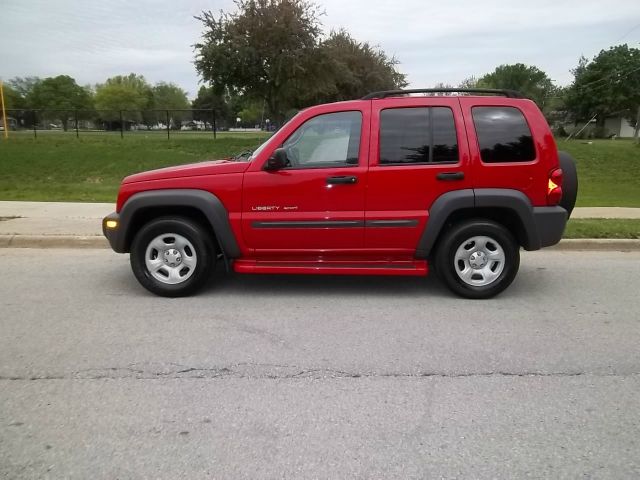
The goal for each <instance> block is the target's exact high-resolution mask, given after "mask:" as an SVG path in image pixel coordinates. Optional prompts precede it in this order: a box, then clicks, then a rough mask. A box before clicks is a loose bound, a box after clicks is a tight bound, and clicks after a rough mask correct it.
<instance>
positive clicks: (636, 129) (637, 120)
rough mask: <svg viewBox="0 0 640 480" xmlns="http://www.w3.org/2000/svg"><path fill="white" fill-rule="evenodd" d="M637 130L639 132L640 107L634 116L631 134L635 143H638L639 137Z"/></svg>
mask: <svg viewBox="0 0 640 480" xmlns="http://www.w3.org/2000/svg"><path fill="white" fill-rule="evenodd" d="M638 130H640V105H638V113H637V114H636V128H635V130H634V132H633V138H635V142H636V143H640V137H638Z"/></svg>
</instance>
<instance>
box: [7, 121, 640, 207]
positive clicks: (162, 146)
mask: <svg viewBox="0 0 640 480" xmlns="http://www.w3.org/2000/svg"><path fill="white" fill-rule="evenodd" d="M264 138H266V135H265V134H253V133H222V134H219V135H218V139H217V140H213V137H212V134H211V133H210V132H209V133H204V132H176V133H172V137H171V140H167V139H166V132H162V131H158V132H135V133H133V132H129V133H125V136H124V139H121V138H120V134H119V133H118V132H112V133H86V132H81V133H80V138H79V139H77V138H76V137H75V133H74V132H68V133H64V132H60V131H56V132H38V138H37V139H34V138H33V136H32V133H30V132H20V133H19V134H16V132H11V138H9V140H8V141H0V172H1V173H0V200H48V201H106V202H112V201H114V200H115V197H116V193H117V190H118V186H119V184H120V181H121V180H122V178H123V177H124V176H126V175H128V174H130V173H134V172H139V171H143V170H148V169H152V168H160V167H164V166H168V165H177V164H181V163H188V162H197V161H200V160H206V159H216V158H223V157H226V156H230V155H234V154H236V153H238V152H240V151H242V150H247V149H251V148H254V147H256V146H257V145H258V144H259V143H261V142H262V141H263V140H264ZM558 147H559V149H561V150H566V151H568V152H569V153H570V154H571V155H572V156H573V157H574V158H575V159H576V160H577V163H578V175H579V180H580V188H579V195H578V203H577V204H578V206H620V207H640V146H637V145H634V144H633V142H632V141H630V140H594V141H593V142H592V143H591V144H586V143H585V142H584V141H581V140H570V141H568V142H565V141H564V140H562V139H560V140H558Z"/></svg>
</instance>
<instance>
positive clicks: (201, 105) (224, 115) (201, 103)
mask: <svg viewBox="0 0 640 480" xmlns="http://www.w3.org/2000/svg"><path fill="white" fill-rule="evenodd" d="M191 108H193V109H194V110H214V109H215V111H216V116H217V119H218V122H221V121H222V123H227V124H229V125H230V124H232V123H233V119H232V118H231V117H232V116H234V115H233V112H231V108H230V106H229V104H228V103H227V101H226V100H225V98H224V95H221V94H219V93H216V91H215V89H214V88H212V87H205V86H204V85H203V86H201V87H200V89H199V90H198V96H197V97H196V99H195V100H194V101H193V102H191ZM212 118H213V116H212V114H210V113H209V112H193V119H194V120H202V121H205V122H211V121H212Z"/></svg>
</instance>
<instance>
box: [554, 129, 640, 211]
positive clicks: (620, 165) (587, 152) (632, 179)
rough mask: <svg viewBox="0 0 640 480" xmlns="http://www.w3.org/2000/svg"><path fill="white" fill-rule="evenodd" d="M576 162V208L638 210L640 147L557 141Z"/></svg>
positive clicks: (623, 143)
mask: <svg viewBox="0 0 640 480" xmlns="http://www.w3.org/2000/svg"><path fill="white" fill-rule="evenodd" d="M557 143H558V149H559V150H564V151H566V152H568V153H569V154H571V156H572V157H573V158H575V159H576V162H577V166H578V182H579V187H578V201H577V206H578V207H640V146H639V145H636V144H634V143H633V141H632V140H621V139H618V140H593V141H592V143H591V144H588V143H587V142H586V141H585V140H569V141H568V142H566V141H564V140H563V139H558V140H557Z"/></svg>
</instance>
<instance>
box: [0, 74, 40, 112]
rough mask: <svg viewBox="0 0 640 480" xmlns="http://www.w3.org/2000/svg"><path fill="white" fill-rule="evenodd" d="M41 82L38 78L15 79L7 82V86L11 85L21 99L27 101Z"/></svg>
mask: <svg viewBox="0 0 640 480" xmlns="http://www.w3.org/2000/svg"><path fill="white" fill-rule="evenodd" d="M40 81H41V80H40V78H38V77H14V78H12V79H11V80H9V81H7V84H9V85H10V86H11V88H13V90H15V92H16V93H17V94H18V95H19V96H20V97H22V98H24V99H26V98H27V97H28V96H29V94H30V93H31V92H32V91H33V88H34V87H35V86H36V85H37V84H38V83H40ZM17 108H18V107H17ZM20 108H21V107H20Z"/></svg>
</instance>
